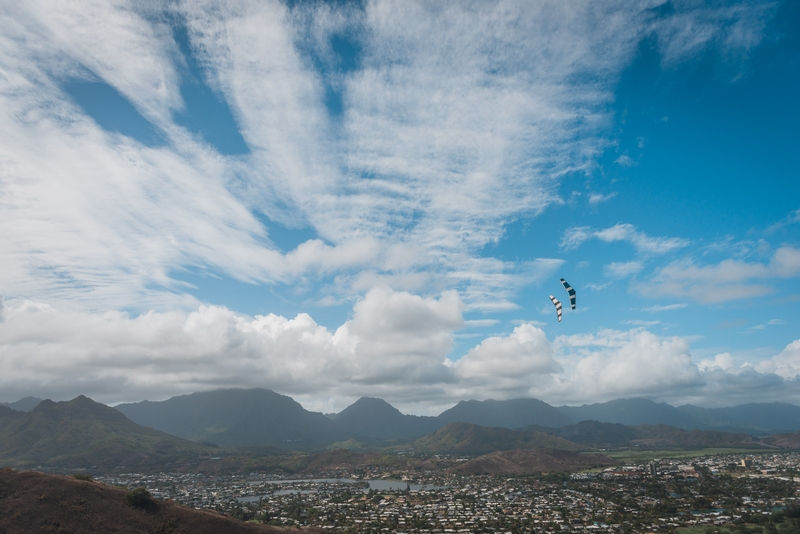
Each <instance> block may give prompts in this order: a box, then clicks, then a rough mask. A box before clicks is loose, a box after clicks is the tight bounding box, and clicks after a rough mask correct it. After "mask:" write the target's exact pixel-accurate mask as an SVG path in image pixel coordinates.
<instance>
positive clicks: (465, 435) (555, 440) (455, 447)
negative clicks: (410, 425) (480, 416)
mask: <svg viewBox="0 0 800 534" xmlns="http://www.w3.org/2000/svg"><path fill="white" fill-rule="evenodd" d="M411 447H413V448H414V450H417V451H424V452H428V453H447V454H464V455H479V454H487V453H489V452H493V451H505V450H510V449H540V448H553V449H563V450H568V451H575V450H580V449H582V448H585V447H581V446H580V445H577V444H575V443H572V442H570V441H567V440H565V439H563V438H560V437H558V436H554V435H552V434H548V433H545V432H537V431H533V430H511V429H510V428H497V427H485V426H479V425H473V424H470V423H451V424H449V425H447V426H445V427H443V428H440V429H439V430H437V431H436V432H434V433H433V434H430V435H427V436H424V437H422V438H420V439H418V440H416V441H414V442H412V443H411Z"/></svg>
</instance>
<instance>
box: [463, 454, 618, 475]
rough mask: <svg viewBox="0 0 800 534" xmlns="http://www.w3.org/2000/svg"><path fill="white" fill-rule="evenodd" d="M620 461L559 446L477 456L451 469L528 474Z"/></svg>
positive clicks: (599, 465) (475, 473)
mask: <svg viewBox="0 0 800 534" xmlns="http://www.w3.org/2000/svg"><path fill="white" fill-rule="evenodd" d="M617 463H618V462H617V461H616V460H613V459H611V458H609V457H608V456H604V455H602V454H578V453H576V452H572V451H565V450H560V449H537V450H529V449H528V450H519V449H517V450H511V451H499V452H492V453H489V454H485V455H483V456H478V457H477V458H473V459H472V460H469V461H466V462H464V463H462V464H461V465H459V466H457V467H454V468H453V469H452V470H453V471H454V472H456V473H463V474H471V475H528V474H533V473H556V472H561V471H576V470H580V469H586V468H589V467H608V466H610V465H616V464H617Z"/></svg>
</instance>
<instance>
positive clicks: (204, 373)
mask: <svg viewBox="0 0 800 534" xmlns="http://www.w3.org/2000/svg"><path fill="white" fill-rule="evenodd" d="M462 310H463V304H462V303H461V300H460V298H459V297H458V295H457V294H456V293H455V292H445V293H443V294H442V296H441V297H440V298H438V299H434V298H422V297H419V296H416V295H411V294H408V293H403V292H394V291H391V290H389V289H387V288H377V289H374V290H372V291H370V292H369V293H367V295H366V296H365V297H364V298H363V299H362V300H360V301H359V302H358V303H356V305H355V307H354V310H353V311H354V314H353V319H352V320H350V321H347V322H346V323H345V324H343V325H342V326H341V327H340V328H338V329H337V330H336V332H330V331H328V330H327V329H326V328H325V327H322V326H319V325H317V324H316V323H315V322H314V320H313V319H312V318H311V317H310V316H308V315H307V314H299V315H298V316H297V317H295V318H294V319H287V318H285V317H280V316H276V315H272V314H270V315H266V316H257V317H255V318H249V317H245V316H241V315H238V314H236V313H234V312H232V311H230V310H228V309H226V308H222V307H217V306H201V307H199V308H198V309H197V310H196V311H193V312H191V313H184V312H171V313H159V312H149V313H145V314H142V315H139V316H138V317H135V318H132V317H130V316H128V315H127V314H124V313H118V312H110V313H105V314H90V313H85V312H75V311H66V312H61V311H58V310H56V309H55V308H53V307H51V306H48V305H44V304H36V303H33V302H30V301H24V302H20V303H17V304H16V305H12V306H11V307H10V308H9V307H8V306H6V316H7V320H6V322H4V323H0V368H2V369H3V373H2V378H0V389H2V390H3V392H4V395H7V396H11V397H13V396H15V395H20V396H24V395H40V396H55V397H56V398H58V397H69V398H71V397H72V396H75V395H77V394H78V393H84V394H86V395H89V396H92V397H93V398H96V399H98V400H103V401H105V402H114V401H123V400H139V399H141V398H151V399H154V398H164V397H166V396H169V395H174V394H179V393H187V392H191V391H198V390H206V389H213V388H217V387H229V386H237V387H267V388H273V389H275V390H278V391H280V392H283V393H287V394H297V395H311V396H314V397H315V398H316V399H317V401H318V402H319V400H320V398H322V397H325V396H327V397H328V398H330V397H331V396H338V397H341V398H347V397H350V396H352V395H362V394H379V393H381V392H382V391H384V390H386V391H387V392H388V393H389V394H391V393H393V392H394V390H395V389H400V388H402V390H403V391H404V392H406V393H408V394H409V395H411V394H413V392H414V391H416V390H417V389H418V388H420V389H425V388H426V387H427V385H428V384H431V383H434V384H440V383H447V382H448V381H450V380H451V378H450V372H449V371H448V368H447V367H446V366H445V365H444V363H443V362H444V360H445V357H446V355H447V354H448V353H449V352H450V350H451V347H452V337H451V334H452V332H453V331H454V330H457V329H459V328H460V327H461V326H462V324H463V321H462V316H461V313H462ZM25 392H27V393H25ZM397 397H398V395H397V394H395V398H397Z"/></svg>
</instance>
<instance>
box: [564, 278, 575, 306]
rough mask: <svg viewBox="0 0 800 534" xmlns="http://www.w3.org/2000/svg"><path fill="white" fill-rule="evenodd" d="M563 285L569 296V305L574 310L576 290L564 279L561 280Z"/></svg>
mask: <svg viewBox="0 0 800 534" xmlns="http://www.w3.org/2000/svg"><path fill="white" fill-rule="evenodd" d="M561 285H562V286H564V289H566V290H567V293H568V294H569V305H570V307H571V308H572V309H573V310H574V309H575V290H574V289H572V286H571V285H569V284H568V283H567V281H566V280H564V279H563V278H562V279H561Z"/></svg>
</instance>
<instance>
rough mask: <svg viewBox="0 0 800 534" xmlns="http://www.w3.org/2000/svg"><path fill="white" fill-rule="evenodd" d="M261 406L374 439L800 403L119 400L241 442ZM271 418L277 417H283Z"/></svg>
mask: <svg viewBox="0 0 800 534" xmlns="http://www.w3.org/2000/svg"><path fill="white" fill-rule="evenodd" d="M267 392H268V393H267ZM39 402H41V399H38V398H35V397H25V398H24V399H20V400H19V401H16V402H11V403H0V407H3V406H5V407H7V408H11V409H13V410H17V411H30V410H32V409H33V408H34V407H35V406H36V405H37V404H38V403H39ZM276 403H277V404H276ZM234 405H236V406H237V407H234ZM262 405H263V406H267V407H268V408H267V411H271V410H272V408H278V409H279V410H281V409H283V407H289V406H291V409H290V412H292V415H291V416H290V417H293V418H294V417H296V416H298V415H299V416H300V417H301V420H302V424H301V425H300V426H303V425H305V426H308V425H311V426H313V427H315V428H316V429H317V430H318V429H320V428H323V429H325V431H326V432H329V433H330V434H331V435H332V436H333V435H334V434H336V433H337V429H338V430H344V431H345V434H349V435H358V436H361V437H364V438H375V439H413V438H416V437H420V436H423V435H426V434H429V433H431V432H434V431H436V430H437V429H439V428H441V427H443V426H444V425H446V424H448V423H455V422H465V423H473V424H476V425H481V426H497V427H504V428H524V427H526V426H529V425H538V426H542V427H547V428H561V427H566V426H570V425H574V424H577V423H580V422H581V421H598V422H601V423H618V424H623V425H645V424H650V425H659V424H660V425H669V426H674V427H677V428H683V429H686V430H692V429H699V430H718V431H725V432H746V433H750V434H756V435H769V434H776V433H786V432H795V431H798V430H800V407H799V406H795V405H794V404H788V403H777V402H773V403H752V404H741V405H739V406H732V407H727V408H702V407H699V406H693V405H691V404H686V405H683V406H678V407H675V406H671V405H669V404H666V403H663V402H662V403H657V402H654V401H652V400H649V399H645V398H631V399H616V400H612V401H608V402H603V403H595V404H584V405H582V406H558V407H555V406H551V405H550V404H547V403H546V402H543V401H540V400H537V399H512V400H505V401H497V400H491V399H490V400H485V401H477V400H466V401H461V402H459V403H458V404H456V405H455V406H453V407H452V408H450V409H448V410H445V411H444V412H442V413H441V414H439V415H438V416H435V417H430V416H416V415H404V414H402V413H401V412H400V411H399V410H398V409H397V408H395V407H393V406H392V405H391V404H389V403H388V402H386V401H384V400H382V399H377V398H372V397H362V398H361V399H359V400H357V401H356V402H354V403H353V404H352V405H350V406H348V407H347V408H345V409H344V410H342V411H341V412H339V413H337V414H327V418H328V419H330V420H331V421H332V422H334V423H335V425H333V426H331V425H328V424H326V423H324V422H322V420H321V419H320V417H319V416H320V415H321V414H313V412H308V411H305V410H303V408H302V406H300V405H299V404H297V403H296V402H295V401H294V400H293V399H291V398H290V397H285V396H283V395H279V394H278V393H275V392H271V391H269V390H262V389H251V390H241V389H228V390H217V391H211V392H205V393H194V394H191V395H184V396H180V397H173V398H171V399H169V400H167V401H161V402H150V401H142V402H138V403H131V404H120V405H119V406H117V409H119V410H120V411H122V412H123V413H125V414H127V415H128V416H129V417H130V418H131V419H132V420H134V421H136V422H138V423H140V424H143V425H146V426H151V427H153V428H157V429H160V430H163V431H166V432H170V433H172V434H175V435H178V436H181V437H185V438H187V439H192V440H195V441H203V440H209V441H212V442H214V443H216V442H220V444H223V443H224V444H228V443H229V442H231V443H233V442H235V443H237V444H241V443H242V442H243V436H242V435H243V434H246V433H248V432H250V431H244V430H237V429H236V428H237V427H238V426H241V425H242V424H243V419H244V420H253V419H256V420H261V419H263V418H264V417H266V416H267V415H268V414H266V413H261V412H259V408H258V407H259V406H262ZM279 405H280V406H279ZM237 414H238V415H237ZM311 414H313V415H311ZM231 417H232V418H233V420H231ZM274 423H276V424H278V423H280V421H274ZM199 427H202V428H199ZM305 434H307V432H306V433H305ZM229 436H230V441H229V439H228V438H229ZM338 437H342V434H341V433H340V434H339V435H338ZM253 438H256V436H253ZM306 439H307V436H305V435H304V432H302V431H298V434H297V435H295V436H292V435H286V436H281V437H280V438H279V440H278V441H276V442H275V443H274V445H277V446H283V445H284V444H285V443H287V442H289V441H291V440H300V441H303V440H306ZM326 439H327V438H326ZM345 439H346V438H345ZM281 440H289V441H281ZM245 441H246V440H245ZM250 441H258V442H259V443H260V442H262V441H263V440H262V439H261V436H258V439H251V440H250Z"/></svg>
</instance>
